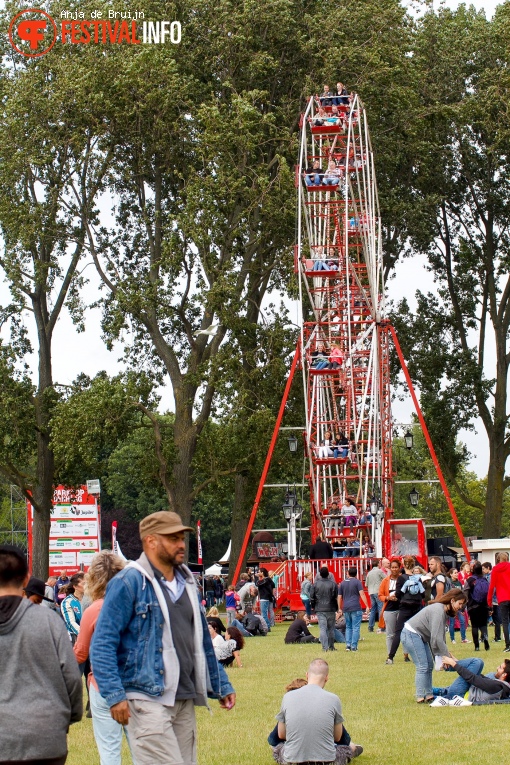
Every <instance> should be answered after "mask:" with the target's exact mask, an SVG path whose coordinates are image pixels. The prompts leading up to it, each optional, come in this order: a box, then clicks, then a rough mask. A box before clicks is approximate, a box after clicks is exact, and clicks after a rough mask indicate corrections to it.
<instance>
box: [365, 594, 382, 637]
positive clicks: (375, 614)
mask: <svg viewBox="0 0 510 765" xmlns="http://www.w3.org/2000/svg"><path fill="white" fill-rule="evenodd" d="M370 604H371V605H370V616H369V617H368V629H369V631H370V632H373V630H374V625H375V623H376V622H377V621H379V615H380V613H381V611H382V607H383V603H382V600H379V598H378V597H377V595H371V596H370Z"/></svg>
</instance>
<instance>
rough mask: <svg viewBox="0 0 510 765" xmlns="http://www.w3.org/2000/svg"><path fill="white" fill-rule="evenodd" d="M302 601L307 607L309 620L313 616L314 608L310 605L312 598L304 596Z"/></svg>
mask: <svg viewBox="0 0 510 765" xmlns="http://www.w3.org/2000/svg"><path fill="white" fill-rule="evenodd" d="M301 601H302V603H303V605H304V607H305V611H306V615H307V616H308V618H310V616H311V615H312V607H311V605H310V598H307V597H305V596H304V595H301Z"/></svg>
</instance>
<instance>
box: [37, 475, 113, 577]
mask: <svg viewBox="0 0 510 765" xmlns="http://www.w3.org/2000/svg"><path fill="white" fill-rule="evenodd" d="M27 504H28V546H29V557H30V560H32V525H33V522H34V512H35V511H34V508H33V507H32V504H31V503H30V502H28V503H27ZM100 549H101V543H100V508H99V505H98V503H97V498H96V497H95V496H93V495H92V494H89V493H88V492H87V487H86V486H78V487H77V488H76V489H68V488H67V487H65V486H57V488H56V489H55V491H54V492H53V507H52V509H51V522H50V560H49V572H50V575H55V574H56V575H57V576H58V575H59V574H60V571H61V570H62V569H63V568H65V569H67V573H68V574H74V573H75V572H76V571H79V570H80V568H81V567H83V569H84V570H85V571H87V570H88V568H89V565H90V562H91V560H92V558H93V557H94V555H95V554H96V553H97V552H98V551H99V550H100Z"/></svg>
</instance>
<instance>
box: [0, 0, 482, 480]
mask: <svg viewBox="0 0 510 765" xmlns="http://www.w3.org/2000/svg"><path fill="white" fill-rule="evenodd" d="M469 4H470V5H471V4H472V5H474V6H475V7H476V8H477V9H482V8H485V10H486V13H487V15H488V16H490V15H492V13H493V12H494V8H495V7H496V5H497V3H496V2H492V1H491V0H488V1H486V2H481V1H480V0H477V1H476V2H473V3H469ZM1 5H3V3H1V2H0V6H1ZM445 5H447V6H449V7H451V8H456V7H457V6H458V5H459V3H457V2H446V3H445ZM438 7H439V3H438V2H434V8H435V9H437V8H438ZM85 273H86V274H87V275H88V277H89V279H90V284H89V286H88V289H87V292H88V302H93V300H94V299H95V298H96V296H97V291H98V287H99V280H98V278H97V276H96V273H95V270H94V268H93V267H92V266H90V267H88V268H87V270H86V272H85ZM418 285H419V286H420V288H421V289H431V288H432V280H431V277H430V275H429V274H428V273H427V272H426V271H425V269H424V260H423V259H419V258H413V259H412V260H406V261H403V262H401V263H400V264H399V265H398V267H397V269H396V271H395V278H394V279H392V280H391V281H390V282H389V284H388V294H389V297H390V299H394V300H398V299H401V298H402V297H404V296H406V297H408V298H410V299H411V304H412V303H413V300H412V298H413V296H414V293H415V291H416V288H417V286H418ZM428 285H430V286H428ZM6 302H9V293H8V290H7V289H6V285H5V284H4V283H1V282H0V304H5V303H6ZM292 315H293V318H294V320H296V317H297V315H298V312H297V306H294V307H293V310H292ZM100 335H101V329H100V312H99V311H98V310H94V311H89V312H88V313H87V320H86V330H85V332H84V333H81V334H77V333H76V331H75V329H74V327H73V325H72V323H71V321H70V319H69V316H68V315H67V312H64V313H63V315H62V318H61V320H60V321H59V322H58V323H57V326H56V329H55V333H54V344H53V347H54V349H55V351H54V356H53V367H54V379H55V381H57V382H59V383H62V384H69V383H70V382H71V381H72V380H74V379H75V378H76V376H77V375H78V374H79V373H80V372H85V373H87V374H88V375H90V376H93V375H95V374H96V373H97V372H99V371H100V370H103V369H104V370H106V371H107V372H108V373H109V374H115V373H117V372H118V371H119V370H120V369H121V368H122V364H120V363H119V361H120V360H121V357H122V346H121V345H116V347H115V348H114V350H113V351H111V352H110V351H108V350H107V349H106V346H105V345H104V343H103V342H101V340H100ZM162 393H163V401H162V405H163V406H164V407H167V408H169V407H171V405H172V400H173V399H172V396H171V393H170V391H169V390H167V391H166V392H165V391H162ZM393 413H394V416H395V417H396V419H397V420H398V421H400V422H406V423H407V422H409V421H410V419H411V413H412V404H411V403H410V402H409V403H407V404H401V403H399V402H396V403H395V405H394V407H393ZM463 440H465V442H466V444H467V446H468V448H469V450H470V451H471V452H472V453H473V459H472V461H471V463H470V467H471V469H472V470H475V471H476V472H477V474H478V475H485V474H486V472H487V464H488V447H487V443H486V439H485V437H484V435H483V433H482V432H481V436H477V435H476V434H472V433H465V434H463Z"/></svg>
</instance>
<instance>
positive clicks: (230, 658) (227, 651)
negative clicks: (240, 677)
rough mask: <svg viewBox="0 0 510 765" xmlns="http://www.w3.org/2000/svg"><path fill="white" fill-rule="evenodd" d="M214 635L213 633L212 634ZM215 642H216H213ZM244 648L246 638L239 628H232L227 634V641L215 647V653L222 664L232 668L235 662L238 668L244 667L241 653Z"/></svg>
mask: <svg viewBox="0 0 510 765" xmlns="http://www.w3.org/2000/svg"><path fill="white" fill-rule="evenodd" d="M211 635H212V633H211ZM213 642H214V641H213ZM243 648H244V637H243V636H242V635H241V632H240V631H239V630H238V629H237V627H232V626H230V627H229V628H228V629H227V631H226V633H225V640H224V641H223V643H219V644H218V645H217V646H214V653H215V654H216V658H217V659H218V661H219V663H220V664H223V666H224V667H230V666H231V665H232V664H233V663H234V660H235V662H236V665H237V666H238V667H242V666H243V664H242V662H241V655H240V651H241V650H242V649H243Z"/></svg>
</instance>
